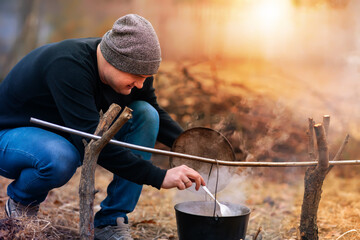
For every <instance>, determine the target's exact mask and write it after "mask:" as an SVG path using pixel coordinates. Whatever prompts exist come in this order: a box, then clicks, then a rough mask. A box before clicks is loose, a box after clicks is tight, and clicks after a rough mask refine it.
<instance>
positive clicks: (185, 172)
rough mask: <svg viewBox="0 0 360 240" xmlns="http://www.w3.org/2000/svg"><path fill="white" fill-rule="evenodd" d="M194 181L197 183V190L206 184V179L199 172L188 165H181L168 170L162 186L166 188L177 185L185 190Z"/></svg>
mask: <svg viewBox="0 0 360 240" xmlns="http://www.w3.org/2000/svg"><path fill="white" fill-rule="evenodd" d="M193 182H195V183H196V187H195V189H196V190H199V188H200V185H203V186H205V181H204V179H203V178H202V177H201V175H200V174H199V173H198V172H196V171H195V170H194V169H192V168H189V167H188V166H185V165H181V166H179V167H175V168H171V169H169V170H168V171H167V172H166V175H165V178H164V181H163V183H162V185H161V187H162V188H165V189H169V188H174V187H177V188H178V189H180V190H184V189H186V188H189V187H191V186H192V183H193Z"/></svg>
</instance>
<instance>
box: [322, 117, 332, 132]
mask: <svg viewBox="0 0 360 240" xmlns="http://www.w3.org/2000/svg"><path fill="white" fill-rule="evenodd" d="M323 126H324V129H325V134H326V136H328V135H329V126H330V116H329V115H324V116H323Z"/></svg>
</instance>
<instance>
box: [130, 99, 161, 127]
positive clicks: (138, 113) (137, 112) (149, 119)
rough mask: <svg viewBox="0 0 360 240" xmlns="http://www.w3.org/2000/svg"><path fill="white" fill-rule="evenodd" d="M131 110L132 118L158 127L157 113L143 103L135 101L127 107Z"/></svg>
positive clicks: (146, 103)
mask: <svg viewBox="0 0 360 240" xmlns="http://www.w3.org/2000/svg"><path fill="white" fill-rule="evenodd" d="M129 107H130V108H131V109H132V110H133V118H134V119H137V120H139V121H141V122H143V123H145V124H149V125H151V126H158V125H159V121H160V120H159V113H158V112H157V110H156V109H155V108H154V107H153V106H151V105H150V104H149V103H148V102H145V101H136V102H133V103H131V104H130V106H129Z"/></svg>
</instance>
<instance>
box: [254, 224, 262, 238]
mask: <svg viewBox="0 0 360 240" xmlns="http://www.w3.org/2000/svg"><path fill="white" fill-rule="evenodd" d="M260 232H261V227H259V229H258V230H257V232H256V234H255V236H254V240H256V239H257V237H258V236H259V234H260Z"/></svg>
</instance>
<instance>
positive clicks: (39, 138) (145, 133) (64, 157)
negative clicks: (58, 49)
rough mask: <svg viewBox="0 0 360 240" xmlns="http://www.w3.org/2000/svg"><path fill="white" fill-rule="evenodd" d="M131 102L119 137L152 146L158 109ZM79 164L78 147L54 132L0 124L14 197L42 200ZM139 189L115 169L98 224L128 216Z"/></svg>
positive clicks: (1, 168) (0, 147)
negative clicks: (131, 116) (116, 172)
mask: <svg viewBox="0 0 360 240" xmlns="http://www.w3.org/2000/svg"><path fill="white" fill-rule="evenodd" d="M129 107H130V108H131V109H133V118H132V119H130V120H129V121H128V122H127V123H126V124H125V125H124V126H123V127H122V128H121V129H120V131H119V132H118V133H117V134H116V136H115V139H117V140H119V141H124V142H128V143H133V144H137V145H142V146H146V147H154V145H155V141H156V138H157V134H158V131H159V115H158V113H157V111H156V110H155V109H154V108H153V107H152V106H151V105H150V104H148V103H146V102H143V101H137V102H133V103H132V104H130V105H129ZM132 151H133V152H134V153H136V154H139V155H141V156H142V157H143V158H144V159H145V160H150V158H151V154H150V153H146V152H140V151H136V150H132ZM114 160H115V159H114ZM119 160H120V161H121V159H118V161H119ZM80 165H81V159H80V155H79V152H78V151H77V149H76V148H75V147H74V146H73V145H72V144H71V143H70V142H69V141H68V140H66V139H65V138H63V137H61V136H59V135H57V134H55V133H52V132H49V131H46V130H43V129H41V128H35V127H21V128H14V129H4V130H0V175H2V176H4V177H6V178H10V179H14V181H13V182H12V183H11V184H9V186H8V190H7V193H8V195H9V197H11V198H12V199H14V200H15V201H16V202H20V203H21V204H23V205H35V204H39V203H41V202H42V201H44V200H45V198H46V196H47V194H48V192H49V191H50V190H51V189H53V188H57V187H61V186H62V185H64V184H65V183H67V182H68V181H69V180H70V178H71V177H72V176H73V174H74V173H75V171H76V169H77V167H79V166H80ZM141 190H142V186H141V185H138V184H135V183H132V182H129V181H127V180H125V179H123V178H121V177H119V176H116V175H114V178H113V181H112V182H111V183H110V184H109V186H108V189H107V194H108V195H107V197H106V199H105V200H104V201H103V202H102V203H101V210H100V211H99V212H98V213H96V215H95V222H94V224H95V227H97V226H101V225H116V218H117V217H124V218H125V220H126V221H128V219H127V216H126V214H127V213H129V212H131V211H133V210H134V208H135V206H136V204H137V202H138V199H139V197H140V194H141Z"/></svg>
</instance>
